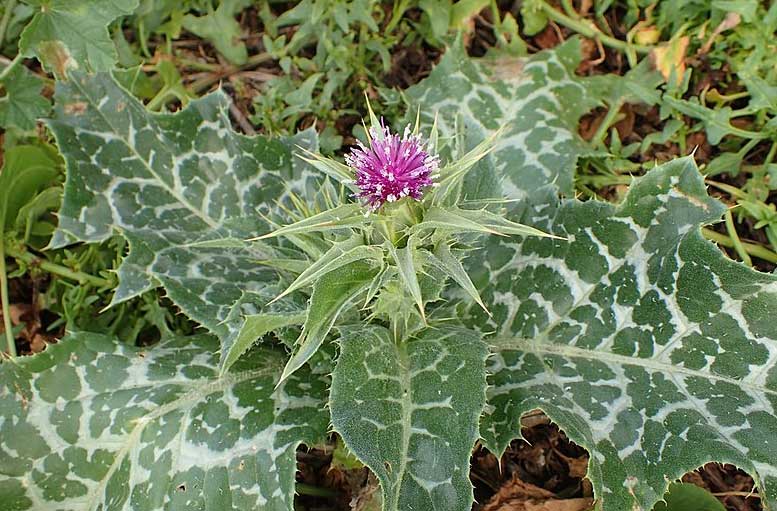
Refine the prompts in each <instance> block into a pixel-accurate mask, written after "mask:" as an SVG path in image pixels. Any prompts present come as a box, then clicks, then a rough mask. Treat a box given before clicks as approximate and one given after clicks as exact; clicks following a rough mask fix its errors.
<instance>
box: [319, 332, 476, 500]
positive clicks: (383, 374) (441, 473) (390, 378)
mask: <svg viewBox="0 0 777 511" xmlns="http://www.w3.org/2000/svg"><path fill="white" fill-rule="evenodd" d="M341 330H342V338H341V340H340V349H341V353H340V358H339V359H338V361H337V368H336V370H335V371H334V373H333V380H332V389H331V400H330V407H331V411H332V424H333V425H334V428H335V431H337V432H338V433H339V434H340V435H341V436H342V437H343V440H344V441H345V444H346V446H347V447H348V449H349V450H350V451H351V452H353V453H354V454H356V456H357V457H358V458H359V459H360V460H361V461H362V462H363V463H364V464H365V465H367V466H368V467H370V469H372V471H373V472H375V474H376V475H377V476H378V479H379V480H380V484H381V487H382V489H383V509H384V510H385V511H404V510H408V509H414V510H417V511H426V510H435V509H444V510H446V511H465V510H466V511H469V510H470V509H471V506H472V483H470V480H469V477H468V475H469V459H470V454H471V451H472V448H473V446H474V443H475V440H477V437H478V417H479V416H480V413H481V410H482V409H483V405H484V402H485V398H484V394H485V386H486V382H485V370H484V362H485V357H486V354H487V349H486V346H485V344H484V343H483V341H482V340H481V339H480V337H479V336H478V335H477V334H475V333H473V332H471V331H468V330H464V329H453V328H445V329H436V328H430V329H426V330H424V331H423V332H422V333H421V334H420V335H419V336H418V337H415V338H411V339H406V340H403V341H401V342H400V343H395V342H394V341H393V340H392V339H391V336H390V335H389V333H388V331H387V330H386V329H384V328H381V327H377V326H369V327H364V326H359V327H349V328H342V329H341Z"/></svg>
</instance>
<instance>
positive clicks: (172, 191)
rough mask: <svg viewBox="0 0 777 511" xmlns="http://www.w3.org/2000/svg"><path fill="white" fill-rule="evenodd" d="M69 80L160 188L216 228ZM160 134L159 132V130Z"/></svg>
mask: <svg viewBox="0 0 777 511" xmlns="http://www.w3.org/2000/svg"><path fill="white" fill-rule="evenodd" d="M71 81H72V83H73V84H74V85H75V86H76V87H77V88H78V90H79V91H80V92H81V94H83V96H84V97H85V98H87V101H88V102H89V104H90V105H91V106H92V108H93V109H94V110H95V111H96V112H97V113H98V115H99V116H100V117H102V118H103V120H104V121H105V123H106V124H107V125H108V126H109V127H110V128H111V129H112V130H113V132H114V133H115V134H117V135H118V138H119V139H120V140H121V141H122V142H124V145H125V146H126V147H127V148H128V149H129V150H130V151H131V152H132V154H134V155H135V157H136V158H137V159H138V161H140V162H141V163H142V164H143V166H144V167H145V168H146V170H148V172H149V174H151V175H152V176H153V177H154V178H155V179H156V180H157V181H158V182H159V184H160V185H161V186H162V188H164V189H165V190H167V192H168V193H169V194H170V195H172V196H173V198H174V199H176V200H177V201H179V202H180V203H181V204H183V205H184V206H186V208H187V209H188V210H189V211H191V212H192V213H194V215H195V216H197V217H198V218H199V219H200V220H202V221H203V222H205V223H206V224H207V225H208V226H209V227H211V228H213V229H216V228H218V227H219V224H218V222H216V221H215V220H213V219H212V218H210V217H209V216H208V215H207V214H205V212H203V211H200V210H199V209H198V208H196V207H195V206H194V205H193V204H191V203H189V201H187V200H186V199H185V198H184V197H183V196H182V195H181V194H179V193H178V192H177V191H176V190H175V189H174V188H171V187H170V186H169V185H168V184H167V182H165V180H164V179H162V177H161V176H160V175H159V174H158V173H157V172H156V171H155V170H154V169H153V168H152V167H151V165H149V164H148V162H147V161H146V160H145V159H144V158H143V157H141V155H140V153H138V152H137V150H136V149H135V147H134V146H133V145H132V144H130V143H129V141H128V140H126V139H125V138H124V137H123V136H121V134H120V131H119V130H118V129H116V127H115V126H114V125H113V124H112V123H111V121H110V120H109V119H108V117H107V116H106V115H105V113H103V111H102V110H100V108H99V107H98V105H97V104H96V103H95V102H94V101H93V100H92V97H91V96H90V95H89V94H88V93H87V91H86V89H84V88H83V87H82V86H81V84H80V83H79V81H78V80H77V79H72V80H71ZM129 101H135V99H134V98H130V99H129ZM141 108H143V111H144V113H145V114H146V115H147V116H152V114H151V112H148V111H147V110H146V109H145V107H143V106H142V105H141ZM128 115H129V114H128ZM130 123H131V124H133V123H134V121H133V120H132V117H131V116H130ZM73 128H74V129H81V128H77V127H75V126H74V127H73ZM160 134H161V132H160ZM162 136H164V135H163V134H162ZM166 141H167V140H166ZM168 142H169V141H168Z"/></svg>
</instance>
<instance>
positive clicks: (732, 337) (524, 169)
mask: <svg viewBox="0 0 777 511" xmlns="http://www.w3.org/2000/svg"><path fill="white" fill-rule="evenodd" d="M121 3H122V2H119V3H118V4H121ZM55 4H56V5H59V3H56V2H55ZM85 4H86V3H85V2H80V3H79V5H85ZM118 4H117V5H118ZM123 4H126V6H130V5H131V4H132V2H123ZM117 9H118V8H117ZM119 10H120V9H119ZM40 16H42V15H40ZM106 16H107V14H106ZM63 44H66V45H68V44H70V45H74V46H73V48H77V47H78V46H77V45H75V43H74V42H72V41H71V42H68V41H64V42H63ZM68 47H70V46H68ZM579 50H580V49H579V43H578V42H577V41H576V40H572V41H569V42H567V43H565V44H563V45H562V46H560V47H559V48H557V49H556V50H554V51H546V52H541V53H539V54H536V55H534V56H532V57H529V58H524V59H512V58H511V59H508V60H504V59H502V60H499V59H496V60H488V61H485V60H479V59H470V58H469V57H467V56H466V52H465V51H464V50H463V48H462V47H461V46H460V45H458V44H457V45H455V46H454V47H452V48H450V49H449V50H448V51H447V52H446V54H445V56H444V57H443V59H442V60H441V62H440V64H439V65H438V67H437V68H436V69H435V70H434V71H433V72H432V73H431V75H430V77H429V78H428V79H427V80H424V81H423V82H422V83H420V84H418V85H416V86H414V87H412V88H411V89H409V90H408V91H407V97H408V98H409V99H410V100H411V102H413V103H416V104H417V105H416V106H419V107H420V111H421V116H420V120H419V122H418V124H417V128H416V129H417V130H419V132H421V133H427V132H428V133H430V139H431V140H432V147H434V149H435V151H436V152H439V155H440V158H441V165H440V176H439V178H438V183H439V186H437V187H435V188H431V189H429V190H427V193H426V195H424V196H423V198H422V199H421V200H419V201H415V200H410V199H409V198H405V199H403V200H399V201H395V202H390V203H389V202H387V203H385V204H384V205H383V206H382V207H380V208H378V209H375V210H370V209H369V208H365V207H364V206H363V205H362V204H359V203H358V202H357V201H355V200H354V199H353V193H354V192H355V191H356V190H354V182H353V171H352V169H350V168H348V167H347V166H346V165H344V164H342V163H340V162H338V161H335V160H331V159H325V158H323V157H321V156H320V155H318V154H317V152H316V151H317V148H316V144H317V143H316V139H315V137H314V135H313V134H312V133H311V132H303V133H301V134H298V135H296V136H294V137H287V138H268V137H264V136H256V137H245V136H242V135H239V134H237V133H235V132H234V131H232V129H231V128H230V124H229V119H228V116H227V109H228V102H227V101H228V99H227V97H226V96H225V95H224V94H223V93H221V92H217V93H214V94H211V95H208V96H206V97H204V98H201V99H197V100H193V101H191V102H190V103H189V104H188V106H187V107H186V108H185V109H183V110H181V111H180V112H178V113H176V114H161V115H156V114H151V113H149V112H148V111H147V110H146V109H145V108H144V106H143V105H142V104H141V103H140V102H138V101H137V100H136V99H134V98H133V97H132V95H131V94H130V93H129V92H127V91H126V90H124V89H123V88H122V87H120V86H119V85H117V83H116V82H115V81H114V79H113V78H112V77H111V75H109V74H98V75H93V76H90V75H86V74H82V73H76V74H73V75H72V76H71V78H70V80H69V81H67V82H60V83H59V84H58V86H57V93H56V108H55V113H54V116H53V119H52V120H50V121H49V127H50V129H51V130H52V131H53V133H54V135H55V137H56V140H57V143H58V145H59V148H60V151H61V152H62V154H63V155H64V157H65V160H66V164H67V183H66V186H65V195H64V201H63V205H62V208H61V210H60V213H59V229H58V231H57V232H56V234H55V236H54V239H53V241H52V245H53V246H57V247H59V246H65V245H68V244H70V243H73V242H76V241H83V242H97V241H101V240H105V239H106V238H108V237H109V236H112V235H115V234H120V235H122V236H124V237H126V239H127V240H128V241H129V246H130V250H129V254H128V255H127V256H126V258H125V259H124V261H123V263H122V265H121V267H120V270H119V286H118V288H117V289H116V293H115V297H114V303H119V302H122V301H124V300H127V299H129V298H131V297H134V296H137V295H138V294H141V293H143V292H144V291H147V290H150V289H152V288H155V287H160V288H162V289H164V291H165V292H166V293H167V296H168V297H169V298H170V299H171V300H172V301H173V302H174V303H175V304H176V305H177V306H178V307H179V308H180V309H181V311H183V313H184V314H186V315H188V316H189V317H190V318H192V319H193V320H196V321H197V322H199V323H200V324H202V325H203V326H204V327H205V328H206V329H207V330H208V331H209V332H210V334H208V335H200V336H195V337H188V338H176V339H172V340H166V341H163V342H162V343H160V345H158V346H154V347H150V348H147V349H137V348H129V347H126V346H123V345H120V344H118V343H117V342H116V340H115V339H113V338H108V337H104V336H99V335H95V334H90V333H84V332H80V333H73V334H71V335H70V336H68V337H67V338H66V339H64V340H62V341H61V342H60V343H59V344H57V345H54V346H51V347H49V348H48V349H47V350H46V351H45V352H43V353H41V354H38V355H35V356H33V357H29V358H23V359H19V360H18V361H15V362H14V363H7V364H6V363H4V364H2V366H0V431H1V432H2V434H0V502H1V503H3V505H5V504H7V503H10V509H18V510H28V509H29V510H60V509H68V510H75V511H81V510H84V511H85V510H89V511H91V510H97V509H105V510H108V509H112V510H113V509H122V510H133V511H151V510H162V509H164V510H179V509H180V510H184V509H185V510H189V509H202V510H207V511H211V510H212V511H216V510H218V511H221V510H224V509H235V510H243V509H245V510H249V509H270V510H291V509H292V508H293V491H294V490H293V488H294V469H295V465H294V453H295V450H296V448H297V446H298V445H299V444H300V443H302V442H304V443H306V444H307V445H309V446H310V445H315V443H316V442H317V441H320V440H321V438H322V437H323V436H324V435H326V433H327V432H328V431H329V429H328V428H330V425H331V428H333V430H334V431H335V432H337V433H338V434H339V435H340V436H341V437H342V439H343V441H344V443H345V446H346V447H347V448H348V450H350V452H352V453H353V454H354V455H355V456H356V457H358V458H359V460H360V461H361V462H362V463H364V464H365V465H367V466H368V467H370V469H371V470H372V471H373V472H375V474H376V475H377V477H378V479H379V481H380V484H381V489H382V502H383V509H385V510H386V511H400V510H401V511H405V510H408V509H413V510H415V511H427V510H429V511H431V510H461V511H464V510H467V509H470V508H471V505H472V486H471V483H470V480H469V458H470V454H471V451H472V448H473V446H474V445H475V443H476V442H477V441H478V439H480V440H482V442H483V445H485V446H486V447H487V448H489V449H491V450H492V452H494V453H495V454H497V455H498V454H501V453H502V452H503V451H504V450H505V448H506V447H507V446H508V445H509V443H510V442H511V441H512V440H513V439H515V438H519V437H520V420H521V417H522V415H523V414H525V413H527V412H529V411H531V410H533V409H535V408H540V409H542V410H544V411H545V412H546V413H547V414H548V415H549V416H550V417H551V418H552V419H553V420H554V421H555V422H556V423H558V425H559V427H560V428H561V429H563V430H564V431H565V432H566V433H567V434H568V436H569V437H570V438H571V439H573V440H574V441H575V442H577V443H579V444H580V445H582V446H584V447H585V448H586V449H588V451H589V452H590V455H591V456H590V463H589V467H588V468H589V473H588V477H589V478H590V480H591V482H592V484H593V488H594V491H595V496H596V498H597V506H598V508H599V509H602V510H604V511H610V510H612V511H621V510H644V511H647V510H649V509H651V508H652V506H653V505H654V504H655V503H656V502H657V501H658V500H660V499H661V497H662V495H663V494H664V493H665V491H666V490H667V488H668V487H669V486H670V484H671V483H672V482H673V481H675V480H677V479H678V478H679V477H681V476H682V475H683V474H684V473H686V472H687V471H690V470H694V469H696V468H698V467H699V466H701V465H703V464H705V463H706V462H709V461H722V462H731V463H734V464H736V465H738V466H740V467H743V468H744V469H746V470H747V471H748V472H749V473H750V474H752V475H753V477H754V478H755V480H756V482H757V484H758V490H759V494H760V498H761V502H762V503H763V505H764V508H765V509H775V508H776V507H777V447H776V446H775V442H774V438H777V412H775V407H777V399H775V396H777V323H775V322H774V320H773V317H774V314H775V311H777V277H775V276H773V275H767V274H763V273H758V272H755V271H753V270H751V269H748V268H746V267H744V266H742V265H739V264H737V263H734V262H732V261H730V260H728V259H726V257H725V256H724V255H723V254H722V253H721V252H720V251H719V250H718V249H717V248H716V247H715V246H713V245H712V244H711V243H709V242H707V241H704V240H703V238H702V237H701V235H700V228H701V227H702V226H703V225H706V224H710V223H713V222H716V221H718V220H719V219H720V218H721V215H722V214H723V213H724V211H725V208H724V206H723V205H722V204H720V203H718V202H717V201H715V200H713V199H712V198H710V197H709V196H708V195H707V193H706V190H705V185H704V181H703V178H702V176H701V175H700V173H699V170H698V169H697V168H696V165H695V164H694V162H693V161H692V160H691V159H689V158H684V159H679V160H675V161H673V162H670V163H667V164H665V165H662V166H659V167H657V168H654V169H653V170H651V171H650V172H648V173H647V175H646V176H644V177H643V178H640V179H638V180H635V181H634V183H633V185H632V187H631V189H630V190H629V192H628V194H627V195H626V198H625V199H624V201H623V202H622V203H621V204H619V205H610V204H604V203H600V202H586V203H583V202H580V201H577V200H574V199H560V198H559V194H560V193H561V194H569V193H570V192H571V191H572V183H573V180H574V177H575V176H574V169H575V164H576V160H577V158H578V157H579V156H580V155H584V154H590V150H589V149H588V147H587V146H586V144H585V143H584V142H583V141H582V140H581V139H580V137H579V136H578V134H577V123H578V121H579V119H580V116H581V115H583V114H584V113H585V112H586V111H588V110H589V109H590V108H591V107H593V106H595V105H596V104H597V101H598V100H599V99H600V98H598V97H597V94H598V92H597V91H596V90H593V89H592V88H589V87H587V85H588V84H589V83H591V82H589V81H588V80H586V79H583V78H579V77H577V76H576V75H575V73H574V69H575V67H576V65H577V63H578V62H579V58H580V55H579V53H580V51H579ZM100 55H102V56H100ZM97 57H98V59H97V61H96V62H100V63H101V65H102V64H103V63H104V62H106V60H105V59H106V58H108V57H107V56H106V55H105V54H103V53H99V54H98V55H97ZM95 67H96V68H99V67H100V66H98V65H97V64H96V63H95ZM410 110H411V112H413V113H415V112H416V111H417V110H416V109H415V106H414V107H413V108H411V109H410ZM370 113H371V111H370ZM435 113H436V114H437V121H436V122H435V120H434V119H435V117H434V116H435ZM371 118H372V119H371V122H372V123H377V119H375V118H374V114H372V115H371ZM427 128H428V131H427ZM296 156H299V157H296ZM20 175H21V174H20ZM36 186H37V185H36ZM33 188H35V187H33ZM37 190H38V188H35V190H33V191H32V192H30V193H35V192H36V191H37ZM6 220H8V221H10V220H11V219H6ZM17 220H18V219H17ZM6 223H7V222H6ZM9 225H10V224H9ZM14 225H15V224H14ZM300 326H301V327H302V329H301V330H300ZM260 340H261V341H264V342H263V343H262V345H260V346H254V345H255V344H257V341H260Z"/></svg>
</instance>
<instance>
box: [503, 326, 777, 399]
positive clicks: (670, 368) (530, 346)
mask: <svg viewBox="0 0 777 511" xmlns="http://www.w3.org/2000/svg"><path fill="white" fill-rule="evenodd" d="M489 344H490V345H491V347H492V348H496V350H497V351H503V350H514V351H525V352H529V353H533V354H535V355H537V354H541V355H560V356H563V357H569V358H582V359H586V360H596V361H599V362H605V363H612V364H616V365H621V366H638V367H642V368H645V369H650V370H652V371H654V372H659V373H665V374H672V375H675V374H677V375H682V376H685V377H696V378H702V379H706V380H715V381H720V382H724V383H729V384H731V385H734V386H737V387H741V388H745V389H748V390H752V391H756V392H762V393H764V394H770V395H773V396H777V390H772V389H769V388H766V387H764V386H761V385H758V384H756V383H752V382H749V381H747V380H739V379H736V378H732V377H730V376H725V375H722V374H717V373H713V372H704V371H700V370H698V369H690V368H687V367H682V366H678V365H673V364H668V363H666V362H661V361H658V360H655V359H654V358H641V357H629V356H626V355H618V354H617V353H612V352H609V351H593V350H588V349H584V348H579V347H577V346H570V345H568V344H554V343H542V342H537V341H536V340H534V339H526V338H515V337H513V338H506V337H501V338H496V339H493V340H492V341H491V342H490V343H489Z"/></svg>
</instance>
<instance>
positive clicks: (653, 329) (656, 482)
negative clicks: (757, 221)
mask: <svg viewBox="0 0 777 511" xmlns="http://www.w3.org/2000/svg"><path fill="white" fill-rule="evenodd" d="M543 195H544V196H543ZM532 200H533V204H529V205H527V207H526V208H525V211H523V213H522V214H517V213H516V214H515V215H514V216H513V219H514V220H516V221H521V222H523V223H528V224H529V225H535V226H537V227H539V228H542V229H545V230H547V231H548V232H553V233H555V234H557V235H561V236H565V237H567V238H568V240H569V241H557V240H549V239H541V238H523V239H522V238H509V239H506V238H497V237H489V238H486V249H485V250H483V252H482V253H483V254H484V256H485V257H484V258H483V259H479V260H478V261H477V262H476V263H475V264H472V265H470V271H471V276H472V278H473V281H474V282H475V284H476V285H478V287H479V289H481V296H482V297H483V300H484V302H485V303H486V305H487V306H488V308H489V310H490V311H491V312H492V313H493V315H494V316H493V318H489V317H488V316H487V315H486V314H485V313H483V312H482V310H481V309H480V308H477V307H471V309H470V314H471V318H470V319H471V324H472V325H473V327H478V328H482V329H483V330H488V331H495V334H494V336H493V337H491V338H490V339H489V342H490V343H491V344H493V345H494V346H495V354H494V356H493V357H492V358H491V359H490V362H489V367H488V370H489V373H490V376H489V392H488V406H487V410H488V413H487V415H485V416H484V419H483V421H482V423H481V434H482V436H483V438H484V439H485V441H486V444H487V445H488V447H489V448H490V449H492V450H493V451H494V452H496V453H501V452H503V451H504V449H505V448H506V446H507V445H508V444H509V442H510V441H511V440H512V439H513V438H516V437H517V436H519V420H520V417H521V415H522V414H524V413H526V412H528V411H529V410H531V409H534V408H541V409H542V410H544V411H546V412H547V414H548V415H549V416H550V417H551V418H552V419H553V420H554V421H556V422H557V423H558V424H559V426H560V427H561V428H562V429H564V430H565V431H566V432H567V434H568V435H569V437H570V438H571V439H572V440H574V441H575V442H577V443H579V444H580V445H582V446H584V447H585V448H586V449H588V450H589V452H590V454H591V459H590V462H589V477H590V479H591V481H592V482H593V485H594V489H595V493H596V496H597V498H598V499H600V501H601V503H602V506H603V509H604V510H605V511H608V510H622V509H635V510H636V509H641V510H646V511H647V510H649V509H651V507H652V506H653V504H654V503H655V502H656V501H658V500H659V499H661V497H662V495H663V494H664V492H665V491H666V489H667V485H668V484H669V482H671V481H673V480H676V479H678V478H679V477H681V476H682V475H683V474H684V473H685V472H687V471H691V470H694V469H696V468H698V467H699V466H701V465H704V464H705V463H707V462H709V461H720V462H728V463H733V464H735V465H737V466H739V467H742V468H744V469H745V470H747V471H748V472H750V474H752V475H753V477H754V478H755V480H756V482H757V484H758V486H759V488H760V491H761V500H762V502H764V504H766V505H767V506H769V507H774V506H777V444H775V442H774V438H777V413H775V408H777V323H776V322H775V321H774V311H775V310H777V277H775V276H773V275H767V274H762V273H758V272H755V271H753V270H751V269H748V268H746V267H744V266H742V265H740V264H738V263H736V262H733V261H731V260H729V259H727V258H726V257H725V256H724V255H723V254H722V253H721V252H720V251H719V250H718V249H717V248H716V247H715V246H714V245H712V244H711V243H709V242H707V241H705V240H704V239H703V238H702V236H701V233H700V231H699V226H700V225H702V224H705V223H709V222H714V221H716V220H718V219H719V218H720V216H721V215H722V213H723V212H724V211H725V208H724V206H723V205H722V204H720V203H718V202H717V201H715V200H713V199H711V198H710V197H708V196H707V194H706V191H705V186H704V182H703V179H702V177H701V175H700V174H699V171H698V169H697V168H696V165H695V164H694V162H693V161H692V160H691V159H690V158H684V159H679V160H676V161H673V162H670V163H668V164H665V165H663V166H661V167H659V168H656V169H654V170H652V171H650V172H649V173H648V174H647V175H646V176H645V177H643V178H641V179H638V180H635V182H634V184H633V185H632V187H631V189H630V191H629V193H628V196H627V197H626V199H625V200H624V202H623V203H622V204H621V205H619V206H617V207H616V206H613V205H610V204H605V203H601V202H587V203H580V202H577V201H572V200H568V201H562V202H560V203H559V202H558V200H557V199H556V198H555V193H554V190H553V189H550V188H549V189H548V190H546V192H545V193H544V194H543V193H538V194H535V196H534V197H533V198H532Z"/></svg>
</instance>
